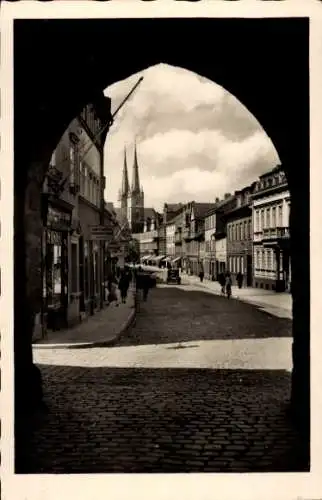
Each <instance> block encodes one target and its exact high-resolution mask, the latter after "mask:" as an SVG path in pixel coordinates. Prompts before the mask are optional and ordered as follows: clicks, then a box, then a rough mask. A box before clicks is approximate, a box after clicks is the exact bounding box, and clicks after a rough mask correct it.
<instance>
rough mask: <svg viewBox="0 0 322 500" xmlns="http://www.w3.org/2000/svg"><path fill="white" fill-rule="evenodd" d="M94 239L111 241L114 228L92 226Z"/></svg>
mask: <svg viewBox="0 0 322 500" xmlns="http://www.w3.org/2000/svg"><path fill="white" fill-rule="evenodd" d="M91 236H92V240H96V241H97V240H100V241H110V240H111V239H112V238H113V228H112V227H110V226H92V227H91Z"/></svg>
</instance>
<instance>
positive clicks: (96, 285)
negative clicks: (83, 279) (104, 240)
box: [93, 245, 99, 294]
mask: <svg viewBox="0 0 322 500" xmlns="http://www.w3.org/2000/svg"><path fill="white" fill-rule="evenodd" d="M93 268H94V276H93V277H94V291H95V293H96V294H98V293H99V268H98V246H97V245H95V246H94V248H93Z"/></svg>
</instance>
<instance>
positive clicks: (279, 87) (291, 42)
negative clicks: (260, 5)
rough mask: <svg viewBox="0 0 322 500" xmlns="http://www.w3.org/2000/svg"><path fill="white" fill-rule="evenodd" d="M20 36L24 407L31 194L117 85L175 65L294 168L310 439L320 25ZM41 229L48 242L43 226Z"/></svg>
mask: <svg viewBox="0 0 322 500" xmlns="http://www.w3.org/2000/svg"><path fill="white" fill-rule="evenodd" d="M14 28H15V33H14V37H15V38H14V49H15V62H14V90H15V97H14V108H15V284H16V286H15V364H16V403H19V402H20V403H21V404H20V407H26V406H28V404H29V403H28V401H29V402H30V399H32V398H31V396H30V394H34V392H35V390H36V389H35V384H33V377H32V375H31V373H32V370H31V366H32V352H31V334H30V332H31V329H32V317H31V315H30V314H31V313H30V311H32V310H34V309H35V308H36V305H37V300H38V299H37V297H38V295H37V293H38V292H37V290H38V289H37V286H38V285H37V280H38V281H39V276H37V273H36V271H31V270H29V272H28V273H27V269H26V258H25V257H26V252H27V250H28V248H29V249H30V247H31V246H32V237H33V234H28V235H27V234H26V231H25V220H26V213H27V211H28V206H27V205H28V203H27V202H28V196H26V191H27V189H28V188H29V187H30V186H31V190H32V192H33V193H35V190H36V191H37V189H36V187H35V186H38V191H39V192H40V188H39V185H40V184H41V181H42V178H43V175H44V173H45V171H46V168H47V165H48V161H49V158H50V155H51V152H52V151H53V149H54V148H55V146H56V144H57V142H58V140H59V138H60V136H61V135H62V133H63V132H64V130H65V129H66V127H67V126H68V124H69V123H70V121H71V120H72V119H73V118H74V117H75V116H76V115H77V113H78V112H79V111H80V110H81V109H82V107H83V106H84V105H85V104H86V103H88V102H90V101H91V100H92V99H94V98H95V96H97V95H102V91H103V89H105V88H106V87H108V86H109V85H110V84H112V83H114V82H117V81H119V80H122V79H124V78H126V77H127V76H128V75H131V74H134V73H137V72H138V71H140V70H142V69H144V68H147V67H150V66H152V65H155V64H158V63H160V62H164V63H167V64H169V65H172V66H179V67H183V68H186V69H188V70H191V71H193V72H195V73H197V74H199V75H202V76H204V77H206V78H208V79H209V80H212V81H214V82H216V83H217V84H219V85H221V86H222V87H224V88H225V89H226V90H227V91H228V92H230V93H231V94H233V95H234V96H235V97H236V98H237V99H239V100H240V102H242V103H243V104H244V106H246V107H247V109H248V110H249V111H250V112H251V113H252V114H253V115H254V116H255V117H256V119H257V120H258V121H259V123H260V124H261V125H262V127H263V128H264V129H265V131H266V133H267V135H268V136H269V137H270V138H271V140H272V142H273V144H274V146H275V148H276V150H277V152H278V155H279V157H280V160H281V162H282V164H283V166H284V168H285V171H286V174H287V177H288V181H289V187H290V191H291V196H292V209H291V221H290V222H291V236H292V241H291V245H292V249H291V250H292V275H293V290H292V294H293V304H294V311H293V316H294V328H293V336H294V343H293V364H294V369H293V384H292V402H293V409H294V410H295V413H294V414H296V415H297V416H298V421H301V422H302V424H303V428H305V432H306V433H307V432H308V422H309V395H310V391H309V208H308V207H309V204H308V196H309V111H308V109H309V107H308V102H309V100H308V92H309V87H308V83H309V79H308V68H309V58H308V34H309V22H308V19H302V18H295V19H283V18H280V19H190V18H187V19H184V18H182V19H144V20H142V19H122V20H120V19H115V20H41V21H40V20H17V21H15V23H14ZM34 202H37V200H36V201H34ZM38 212H40V207H39V210H38ZM35 213H36V212H34V214H35ZM39 221H40V217H39ZM32 227H33V228H34V231H35V234H34V235H35V240H37V231H39V227H40V222H39V223H38V226H37V223H36V222H34V225H33V226H32ZM28 245H29V246H28ZM27 278H28V280H27ZM26 283H27V284H26ZM28 283H29V285H28ZM33 284H34V286H32V285H33ZM28 286H29V290H32V291H31V292H27V289H28ZM26 388H27V389H26ZM28 398H29V400H28ZM304 422H305V425H304Z"/></svg>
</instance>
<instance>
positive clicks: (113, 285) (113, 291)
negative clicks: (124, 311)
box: [107, 274, 119, 307]
mask: <svg viewBox="0 0 322 500" xmlns="http://www.w3.org/2000/svg"><path fill="white" fill-rule="evenodd" d="M107 288H108V291H109V294H108V303H109V304H112V303H113V302H115V306H116V307H118V305H119V303H118V296H117V279H116V277H115V276H114V275H113V274H111V275H110V276H109V280H108V285H107Z"/></svg>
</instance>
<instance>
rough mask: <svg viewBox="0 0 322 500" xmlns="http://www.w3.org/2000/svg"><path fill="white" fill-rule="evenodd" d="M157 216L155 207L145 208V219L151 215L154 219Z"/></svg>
mask: <svg viewBox="0 0 322 500" xmlns="http://www.w3.org/2000/svg"><path fill="white" fill-rule="evenodd" d="M155 216H156V211H155V210H154V208H145V209H144V218H145V219H147V218H148V217H150V218H151V219H152V218H154V217H155Z"/></svg>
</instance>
